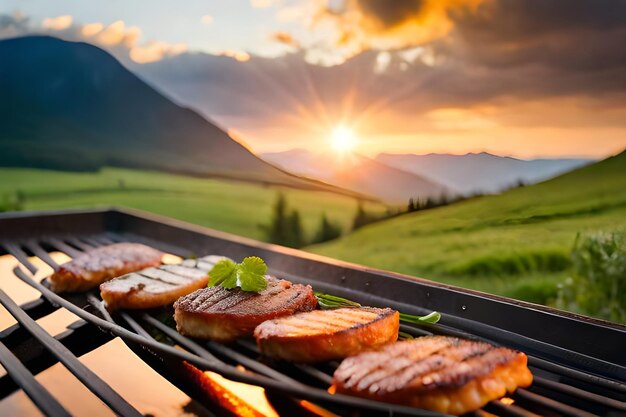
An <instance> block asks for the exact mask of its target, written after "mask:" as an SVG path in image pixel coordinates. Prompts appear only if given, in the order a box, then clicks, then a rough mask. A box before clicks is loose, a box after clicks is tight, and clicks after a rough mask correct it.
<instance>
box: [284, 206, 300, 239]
mask: <svg viewBox="0 0 626 417" xmlns="http://www.w3.org/2000/svg"><path fill="white" fill-rule="evenodd" d="M285 245H286V246H290V247H292V248H301V247H302V246H304V233H303V231H302V222H301V221H300V213H298V210H292V211H291V213H289V217H288V218H287V242H286V243H285Z"/></svg>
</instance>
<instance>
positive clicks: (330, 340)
mask: <svg viewBox="0 0 626 417" xmlns="http://www.w3.org/2000/svg"><path fill="white" fill-rule="evenodd" d="M399 316H400V315H399V313H398V312H397V311H395V310H392V309H390V308H373V307H360V308H338V309H335V310H316V311H310V312H307V313H299V314H296V315H293V316H289V317H282V318H279V319H274V320H269V321H266V322H263V323H261V324H260V325H259V326H258V327H257V328H256V329H255V331H254V336H255V337H256V340H257V344H258V346H259V349H260V350H261V352H262V353H263V354H265V355H267V356H270V357H273V358H277V359H284V360H288V361H293V362H321V361H327V360H332V359H343V358H345V357H347V356H350V355H355V354H357V353H360V352H362V351H364V350H367V349H372V348H376V347H379V346H382V345H385V344H387V343H391V342H395V341H396V340H397V339H398V329H399V327H400V321H399Z"/></svg>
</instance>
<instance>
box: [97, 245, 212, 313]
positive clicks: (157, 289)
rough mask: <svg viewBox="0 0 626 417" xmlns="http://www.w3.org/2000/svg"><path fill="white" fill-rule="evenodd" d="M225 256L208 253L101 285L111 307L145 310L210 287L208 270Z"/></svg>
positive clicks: (170, 302) (101, 289) (102, 293)
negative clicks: (196, 258) (202, 256)
mask: <svg viewBox="0 0 626 417" xmlns="http://www.w3.org/2000/svg"><path fill="white" fill-rule="evenodd" d="M220 259H222V258H221V257H218V256H207V257H205V258H200V259H198V260H191V259H189V260H185V261H183V262H182V263H181V264H179V265H161V266H160V267H158V268H148V269H144V270H143V271H139V272H133V273H130V274H127V275H123V276H121V277H118V278H115V279H112V280H111V281H107V282H105V283H103V284H101V285H100V295H101V296H102V299H103V300H104V301H105V302H106V306H107V308H108V309H109V310H116V309H120V308H125V309H142V308H154V307H160V306H164V305H168V304H172V303H173V302H174V301H176V300H177V299H178V298H179V297H182V296H183V295H186V294H189V293H191V292H193V291H195V290H197V289H200V288H203V287H206V285H207V283H208V281H209V276H208V272H209V270H210V269H211V268H212V267H213V265H214V264H215V263H216V262H217V261H219V260H220Z"/></svg>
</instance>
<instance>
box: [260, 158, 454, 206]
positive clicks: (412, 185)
mask: <svg viewBox="0 0 626 417" xmlns="http://www.w3.org/2000/svg"><path fill="white" fill-rule="evenodd" d="M261 157H262V158H263V159H265V160H266V161H269V162H271V163H273V164H275V165H277V166H279V167H282V168H283V169H285V170H287V171H290V172H294V173H297V174H300V175H305V176H307V177H310V178H315V179H318V180H322V181H324V182H327V183H329V184H333V185H336V186H338V187H342V188H346V189H349V190H353V191H356V192H359V193H363V194H367V195H371V196H374V197H377V198H379V199H381V200H384V201H387V202H390V203H398V204H404V203H406V202H407V201H408V200H409V198H411V197H420V198H427V197H437V198H438V197H440V196H441V195H443V194H448V195H449V194H450V190H449V189H448V188H446V187H444V186H442V185H440V184H438V183H437V182H435V181H432V180H429V179H426V178H423V177H421V176H418V175H415V174H412V173H409V172H406V171H403V170H400V169H397V168H393V167H390V166H388V165H385V164H382V163H380V162H377V161H375V160H373V159H370V158H366V157H364V156H360V155H344V156H340V155H334V154H324V153H314V152H309V151H307V150H304V149H293V150H290V151H285V152H275V153H264V154H261Z"/></svg>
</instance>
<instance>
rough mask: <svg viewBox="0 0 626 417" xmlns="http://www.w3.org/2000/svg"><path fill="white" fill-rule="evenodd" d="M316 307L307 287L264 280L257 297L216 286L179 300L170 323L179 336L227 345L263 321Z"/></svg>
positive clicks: (287, 282)
mask: <svg viewBox="0 0 626 417" xmlns="http://www.w3.org/2000/svg"><path fill="white" fill-rule="evenodd" d="M316 307H317V299H316V298H315V295H314V294H313V289H312V288H311V286H310V285H306V286H305V285H300V284H292V283H291V282H289V281H285V280H279V279H276V278H273V277H268V282H267V288H266V289H265V290H263V291H261V292H260V293H252V292H246V291H242V290H240V289H232V290H227V289H225V288H223V287H219V286H218V287H210V288H203V289H200V290H197V291H195V292H193V293H191V294H189V295H186V296H184V297H181V298H179V299H178V300H177V301H176V302H175V303H174V309H175V313H174V319H175V320H176V329H177V330H178V331H179V332H180V333H181V334H184V335H188V336H195V337H200V338H204V339H212V340H217V341H220V342H230V341H233V340H235V339H237V338H239V337H243V336H250V335H252V332H253V331H254V328H255V327H256V326H258V325H259V324H261V323H262V322H264V321H265V320H270V319H274V318H277V317H283V316H289V315H292V314H295V313H298V312H301V311H310V310H313V309H315V308H316Z"/></svg>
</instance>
